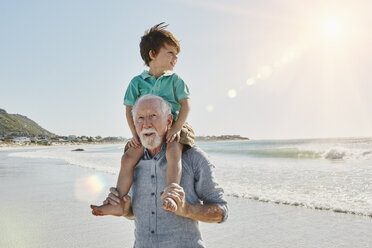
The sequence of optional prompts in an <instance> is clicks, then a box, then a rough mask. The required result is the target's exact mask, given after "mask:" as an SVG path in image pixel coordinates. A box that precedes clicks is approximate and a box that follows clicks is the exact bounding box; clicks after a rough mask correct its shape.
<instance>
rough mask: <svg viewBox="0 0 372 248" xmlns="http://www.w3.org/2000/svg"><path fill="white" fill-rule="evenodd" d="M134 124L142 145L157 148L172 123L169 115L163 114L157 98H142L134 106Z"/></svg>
mask: <svg viewBox="0 0 372 248" xmlns="http://www.w3.org/2000/svg"><path fill="white" fill-rule="evenodd" d="M134 117H135V119H134V125H135V127H136V131H137V134H138V136H139V138H140V140H141V143H142V145H143V146H144V147H145V148H147V149H155V148H159V147H160V146H161V145H162V144H163V141H164V136H165V134H166V132H167V130H168V128H169V127H170V125H171V123H172V119H171V118H172V117H171V115H169V116H167V115H164V114H163V112H162V109H161V105H160V102H159V100H154V99H152V100H144V101H142V102H140V103H139V105H138V106H137V107H136V114H135V116H134Z"/></svg>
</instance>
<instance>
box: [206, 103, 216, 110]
mask: <svg viewBox="0 0 372 248" xmlns="http://www.w3.org/2000/svg"><path fill="white" fill-rule="evenodd" d="M205 109H206V110H207V111H208V112H212V111H213V110H214V106H213V105H212V104H208V105H207V107H206V108H205Z"/></svg>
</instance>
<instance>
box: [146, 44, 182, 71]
mask: <svg viewBox="0 0 372 248" xmlns="http://www.w3.org/2000/svg"><path fill="white" fill-rule="evenodd" d="M176 63H177V49H176V48H175V47H174V46H171V45H168V44H166V43H165V44H164V45H163V46H162V47H161V48H160V50H159V52H158V54H157V55H155V57H154V58H152V64H153V65H155V66H156V67H157V68H159V69H161V70H163V71H172V70H173V68H174V66H175V65H176Z"/></svg>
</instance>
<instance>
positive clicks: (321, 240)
mask: <svg viewBox="0 0 372 248" xmlns="http://www.w3.org/2000/svg"><path fill="white" fill-rule="evenodd" d="M9 153H12V151H0V161H1V162H0V168H1V171H0V177H1V187H0V195H1V201H2V203H3V204H1V206H0V213H1V214H0V223H1V228H0V233H2V235H1V238H0V246H1V247H87V246H89V247H93V248H94V247H102V246H110V247H132V245H133V242H134V235H133V231H134V223H133V222H132V221H128V220H126V219H124V218H117V217H112V216H109V217H96V216H93V215H91V213H90V209H89V204H90V203H95V204H99V203H100V202H101V201H102V200H103V199H104V198H105V197H106V195H107V193H108V188H109V187H111V186H113V185H115V184H116V175H111V174H107V173H104V172H99V171H96V170H92V169H89V168H82V167H79V166H73V165H70V164H68V163H67V162H65V161H63V160H58V159H46V158H43V159H40V158H19V157H11V156H8V154H9ZM89 178H98V179H100V180H101V181H102V182H104V183H103V184H102V185H101V190H100V192H99V193H96V194H94V197H92V195H91V196H90V198H89V197H87V198H84V192H81V191H79V189H81V188H84V183H85V182H87V181H86V180H85V179H89ZM89 189H90V188H89V187H88V188H85V190H87V191H88V190H89ZM226 198H227V200H228V205H229V218H228V220H227V221H226V223H222V224H209V223H200V227H201V232H202V236H203V239H204V241H205V244H206V245H207V247H217V248H218V247H263V248H271V247H357V248H359V247H363V248H364V247H365V248H367V247H369V245H370V244H371V243H372V237H371V236H370V233H371V232H372V218H370V217H365V216H355V215H350V214H344V213H335V212H331V211H322V210H313V209H306V208H303V207H296V206H287V205H281V204H273V203H265V202H259V201H255V200H250V199H243V198H236V197H230V196H229V197H226ZM91 201H93V202H91Z"/></svg>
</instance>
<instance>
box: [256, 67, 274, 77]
mask: <svg viewBox="0 0 372 248" xmlns="http://www.w3.org/2000/svg"><path fill="white" fill-rule="evenodd" d="M271 74H273V69H272V67H271V66H269V65H265V66H262V67H261V69H260V71H259V75H261V78H263V79H265V78H268V77H270V76H271Z"/></svg>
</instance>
